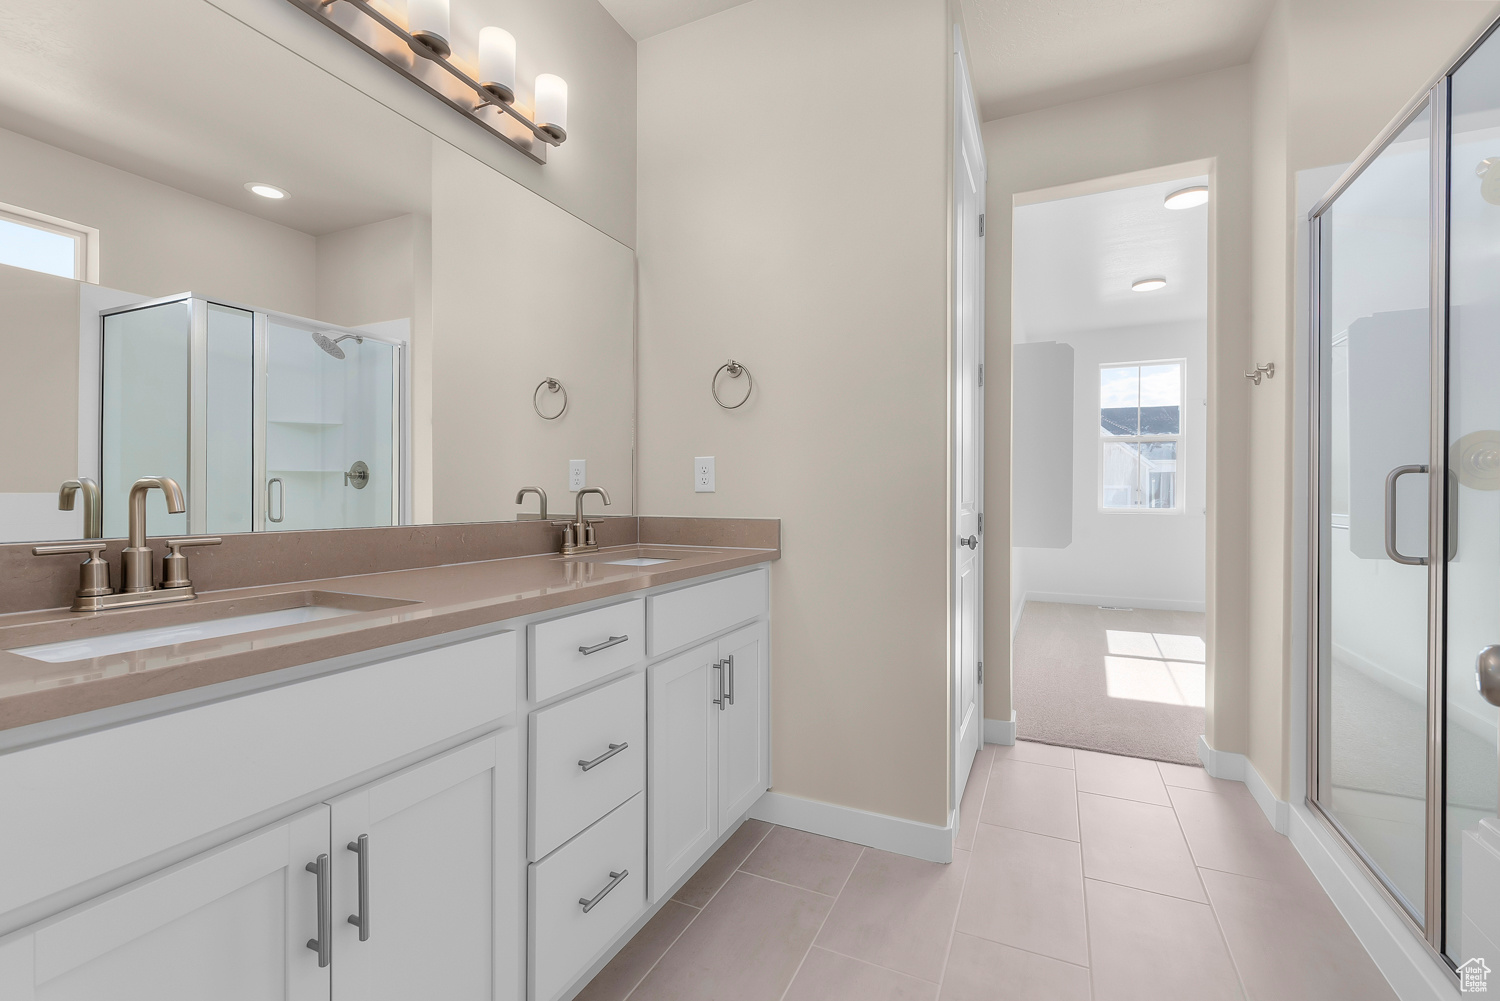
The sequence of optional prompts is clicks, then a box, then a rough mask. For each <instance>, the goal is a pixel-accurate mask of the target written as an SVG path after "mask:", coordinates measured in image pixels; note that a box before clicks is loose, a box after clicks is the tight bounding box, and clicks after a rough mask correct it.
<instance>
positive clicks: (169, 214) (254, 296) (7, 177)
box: [0, 129, 316, 316]
mask: <svg viewBox="0 0 1500 1001" xmlns="http://www.w3.org/2000/svg"><path fill="white" fill-rule="evenodd" d="M0 163H3V164H4V165H5V169H4V170H0V202H4V203H6V204H9V205H16V206H19V207H21V208H27V209H31V210H32V211H35V212H41V213H44V214H46V215H51V216H57V217H59V218H62V219H67V220H68V221H70V222H75V223H78V224H79V225H82V226H89V227H92V228H94V229H97V230H99V284H101V285H105V286H107V287H109V288H117V289H121V290H122V291H127V292H135V293H138V294H140V295H145V296H152V297H155V296H162V295H170V294H172V293H175V292H187V291H193V292H197V293H200V294H203V295H211V296H217V297H219V298H222V299H227V300H230V301H232V302H242V303H247V304H249V305H254V306H262V307H266V308H269V309H279V310H283V311H286V312H289V313H295V314H297V315H299V316H307V315H310V314H311V313H312V312H313V309H314V307H315V305H316V294H315V291H314V272H315V257H316V251H315V247H314V241H313V238H312V237H311V236H308V235H307V234H306V233H302V232H298V231H297V230H294V229H289V228H287V227H286V226H279V225H277V224H276V223H273V222H267V221H266V220H264V219H261V218H259V217H257V216H252V215H249V214H247V213H244V212H237V211H235V210H234V209H231V208H228V207H227V206H224V205H220V204H218V203H217V202H211V201H208V200H207V199H204V198H199V197H197V196H195V195H189V194H186V193H184V192H181V191H178V190H177V189H175V188H171V187H168V186H166V185H164V184H158V183H156V182H155V181H148V180H146V179H145V178H143V177H139V176H137V175H135V174H131V173H127V172H126V171H123V170H117V169H115V168H114V167H106V166H105V165H104V164H102V163H98V162H96V161H94V160H89V159H87V158H85V157H81V156H78V155H76V154H73V153H68V152H65V151H63V150H60V149H58V148H57V147H55V146H49V145H47V144H46V143H42V142H38V141H36V140H35V139H30V138H27V137H25V136H22V135H19V134H18V133H15V132H10V131H7V130H4V129H0Z"/></svg>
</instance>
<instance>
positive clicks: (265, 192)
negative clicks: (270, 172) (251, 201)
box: [245, 181, 286, 201]
mask: <svg viewBox="0 0 1500 1001" xmlns="http://www.w3.org/2000/svg"><path fill="white" fill-rule="evenodd" d="M245 190H246V191H248V192H250V193H251V194H252V195H260V196H261V197H262V198H270V199H272V200H274V201H280V200H281V199H283V198H285V197H286V192H285V191H282V190H281V189H280V188H278V187H277V186H276V185H274V184H262V183H261V182H260V181H250V182H248V183H246V185H245Z"/></svg>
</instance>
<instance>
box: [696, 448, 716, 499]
mask: <svg viewBox="0 0 1500 1001" xmlns="http://www.w3.org/2000/svg"><path fill="white" fill-rule="evenodd" d="M693 491H694V492H695V493H700V494H711V493H713V492H714V457H713V456H711V455H700V456H698V457H697V458H696V459H694V460H693Z"/></svg>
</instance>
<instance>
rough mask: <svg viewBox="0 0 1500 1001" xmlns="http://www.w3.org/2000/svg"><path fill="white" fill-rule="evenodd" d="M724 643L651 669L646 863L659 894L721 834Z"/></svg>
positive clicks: (656, 895)
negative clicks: (721, 671)
mask: <svg viewBox="0 0 1500 1001" xmlns="http://www.w3.org/2000/svg"><path fill="white" fill-rule="evenodd" d="M717 653H718V648H717V646H715V645H714V644H712V643H708V644H705V645H704V646H701V647H697V648H696V649H693V650H689V651H687V652H686V653H682V654H678V655H677V656H676V657H672V658H670V659H669V660H664V661H662V662H661V663H660V664H656V665H655V666H653V667H651V668H650V669H649V670H648V672H647V686H646V687H647V705H648V709H647V720H648V725H649V728H650V736H649V738H648V739H647V741H646V748H647V751H648V757H649V774H650V783H649V785H648V786H647V791H648V793H649V796H650V806H651V811H650V812H651V823H650V827H649V830H650V833H651V838H650V851H649V858H648V860H647V861H648V864H647V867H646V868H647V871H648V873H649V874H650V877H651V899H652V900H656V899H657V898H659V897H660V896H661V895H662V894H664V893H665V892H666V891H667V890H669V889H671V887H672V884H673V883H675V882H677V880H678V879H680V878H681V877H682V876H683V875H684V874H685V873H686V872H687V871H688V869H690V868H691V867H692V866H693V865H694V864H696V863H697V861H698V859H699V858H700V857H701V856H702V855H703V853H704V852H706V851H708V849H709V848H711V847H712V846H713V843H714V841H715V840H716V839H717V838H718V836H719V772H718V769H717V766H716V765H715V759H716V758H717V756H718V739H719V737H718V732H719V731H718V727H719V719H718V718H719V716H720V715H722V714H721V713H720V712H719V707H718V706H717V705H715V704H714V700H715V699H717V698H718V695H719V671H718V669H717V667H716V662H717Z"/></svg>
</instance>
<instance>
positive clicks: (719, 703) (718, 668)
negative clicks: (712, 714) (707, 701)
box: [713, 660, 725, 712]
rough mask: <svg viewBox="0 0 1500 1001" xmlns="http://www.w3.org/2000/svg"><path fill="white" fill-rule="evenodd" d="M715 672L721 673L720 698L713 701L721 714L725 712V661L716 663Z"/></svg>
mask: <svg viewBox="0 0 1500 1001" xmlns="http://www.w3.org/2000/svg"><path fill="white" fill-rule="evenodd" d="M714 670H715V671H718V672H719V697H718V698H716V699H714V700H713V704H714V705H716V706H718V707H719V712H723V711H724V706H725V701H724V661H722V660H716V661H714Z"/></svg>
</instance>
